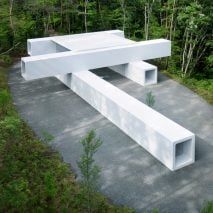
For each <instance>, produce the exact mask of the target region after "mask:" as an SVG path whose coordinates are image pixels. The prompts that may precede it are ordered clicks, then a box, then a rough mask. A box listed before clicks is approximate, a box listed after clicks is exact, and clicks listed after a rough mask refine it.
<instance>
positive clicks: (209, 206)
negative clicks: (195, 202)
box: [201, 201, 213, 213]
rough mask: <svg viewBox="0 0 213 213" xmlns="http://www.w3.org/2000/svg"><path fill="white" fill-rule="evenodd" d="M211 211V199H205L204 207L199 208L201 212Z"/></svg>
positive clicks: (212, 208)
mask: <svg viewBox="0 0 213 213" xmlns="http://www.w3.org/2000/svg"><path fill="white" fill-rule="evenodd" d="M212 212H213V201H207V202H206V203H205V204H204V207H203V208H202V209H201V213H212Z"/></svg>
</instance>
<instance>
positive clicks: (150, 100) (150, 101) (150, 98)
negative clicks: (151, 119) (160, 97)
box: [146, 91, 155, 107]
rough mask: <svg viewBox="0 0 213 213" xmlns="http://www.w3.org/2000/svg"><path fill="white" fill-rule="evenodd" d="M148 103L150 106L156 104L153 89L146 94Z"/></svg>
mask: <svg viewBox="0 0 213 213" xmlns="http://www.w3.org/2000/svg"><path fill="white" fill-rule="evenodd" d="M146 104H147V105H148V106H149V107H153V106H154V104H155V96H154V95H153V94H152V92H151V91H150V92H148V93H147V94H146Z"/></svg>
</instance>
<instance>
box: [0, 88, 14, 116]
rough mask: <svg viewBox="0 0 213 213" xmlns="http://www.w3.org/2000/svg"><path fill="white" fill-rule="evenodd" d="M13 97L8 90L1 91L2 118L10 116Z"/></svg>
mask: <svg viewBox="0 0 213 213" xmlns="http://www.w3.org/2000/svg"><path fill="white" fill-rule="evenodd" d="M10 101H11V97H10V94H9V92H8V91H7V90H6V89H3V90H0V118H1V117H2V115H4V114H8V111H9V110H10V104H11V102H10Z"/></svg>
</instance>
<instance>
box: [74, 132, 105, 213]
mask: <svg viewBox="0 0 213 213" xmlns="http://www.w3.org/2000/svg"><path fill="white" fill-rule="evenodd" d="M80 143H81V144H82V146H83V154H82V156H81V159H80V161H79V162H78V167H79V168H80V171H81V174H82V185H83V194H84V199H85V201H86V208H87V210H88V212H92V211H93V209H94V206H96V205H95V203H96V200H95V198H94V196H93V195H94V193H95V188H96V184H97V181H98V177H99V172H100V168H99V167H98V166H97V165H96V164H95V160H94V154H95V153H96V152H97V150H98V148H99V147H100V146H101V144H102V141H101V140H100V139H99V138H96V134H95V131H94V130H91V131H89V132H88V133H87V135H86V136H85V138H83V139H82V140H81V141H80Z"/></svg>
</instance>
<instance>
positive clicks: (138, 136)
mask: <svg viewBox="0 0 213 213" xmlns="http://www.w3.org/2000/svg"><path fill="white" fill-rule="evenodd" d="M68 85H69V84H68ZM69 86H71V89H72V90H73V91H74V92H75V93H76V94H78V95H79V96H80V97H81V98H83V99H84V100H85V101H87V102H88V103H89V104H90V105H92V106H93V107H94V108H95V109H96V110H98V111H99V112H100V113H101V114H102V115H104V116H105V117H106V118H107V119H109V120H110V121H111V122H112V123H114V124H115V125H116V126H118V127H119V128H120V129H121V130H122V131H124V132H125V133H126V134H127V135H129V136H130V137H131V138H132V139H133V140H135V141H136V142H137V143H138V144H139V145H141V146H142V147H143V148H145V149H146V150H147V151H148V152H150V153H151V154H152V155H153V156H154V157H156V158H157V159H158V160H160V161H161V162H162V163H163V164H164V165H166V166H167V167H168V168H169V169H170V170H176V169H179V168H181V167H184V166H186V165H189V164H191V163H193V162H194V149H195V147H194V144H195V136H194V134H193V133H191V132H190V131H188V130H187V129H185V128H183V127H182V126H180V125H178V124H177V123H175V122H173V121H172V120H170V119H168V118H166V117H165V116H163V115H161V114H160V113H158V112H156V111H155V110H153V109H152V108H150V107H148V106H147V105H145V104H143V103H141V102H140V101H138V100H137V99H135V98H133V97H131V96H130V95H128V94H126V93H125V92H123V91H121V90H120V89H118V88H116V87H114V86H113V85H111V84H110V83H108V82H106V81H105V80H103V79H101V78H99V77H98V76H96V75H95V74H93V73H91V72H89V71H82V72H77V73H73V74H72V78H71V83H70V85H69ZM187 140H189V143H188V147H185V149H184V147H183V150H182V149H181V148H182V147H181V146H179V147H178V150H177V151H178V152H177V154H175V153H176V144H178V143H180V142H184V141H187Z"/></svg>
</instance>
